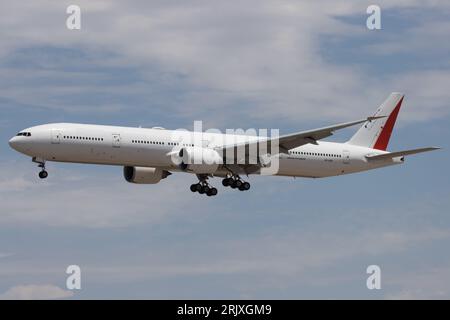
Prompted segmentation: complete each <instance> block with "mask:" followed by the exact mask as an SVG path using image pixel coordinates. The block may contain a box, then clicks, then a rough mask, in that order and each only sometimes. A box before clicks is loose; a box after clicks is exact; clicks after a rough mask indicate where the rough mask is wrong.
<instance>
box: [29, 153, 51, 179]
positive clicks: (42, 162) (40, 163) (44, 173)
mask: <svg viewBox="0 0 450 320" xmlns="http://www.w3.org/2000/svg"><path fill="white" fill-rule="evenodd" d="M32 161H33V162H35V163H37V164H38V167H39V168H41V171H40V172H39V178H41V179H45V178H47V177H48V172H47V171H45V160H42V159H38V158H33V160H32Z"/></svg>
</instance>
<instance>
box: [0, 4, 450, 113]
mask: <svg viewBox="0 0 450 320" xmlns="http://www.w3.org/2000/svg"><path fill="white" fill-rule="evenodd" d="M64 5H65V4H64V3H58V4H55V3H54V2H51V1H41V2H10V3H9V4H7V5H4V6H5V7H6V8H4V9H5V10H2V12H15V14H14V15H11V16H9V17H7V18H5V19H2V21H0V28H2V30H14V32H13V34H14V36H10V37H5V39H2V48H3V52H4V54H12V53H13V52H14V51H13V50H14V49H17V48H23V47H32V46H41V47H42V46H45V45H50V46H56V47H63V48H75V49H81V50H86V51H87V52H97V53H98V52H105V54H100V55H98V56H96V55H95V54H94V57H93V60H91V61H88V62H87V63H88V64H90V65H91V66H95V65H96V64H101V63H102V59H106V60H109V59H110V58H107V57H104V55H106V52H110V53H113V54H112V55H113V56H114V58H112V59H113V61H114V63H116V64H119V65H122V66H124V65H125V66H130V65H133V66H139V68H140V72H141V74H142V76H143V77H144V78H145V77H148V76H151V75H152V74H154V72H155V66H157V67H158V68H159V69H160V70H162V71H163V72H164V73H175V74H178V75H181V76H182V77H183V78H185V79H186V84H185V85H186V86H191V87H190V89H189V90H188V91H187V92H186V94H185V95H184V96H183V100H182V101H181V102H180V103H179V105H178V106H176V107H174V108H175V109H176V110H177V112H179V114H181V115H184V116H185V117H189V118H190V117H193V116H197V117H198V116H201V117H202V118H203V119H216V120H217V119H218V118H222V117H223V118H224V119H225V121H231V119H232V118H233V117H235V116H236V114H242V111H243V110H242V105H243V104H244V102H247V103H245V104H246V105H247V106H248V109H247V110H245V111H246V112H245V113H246V114H247V115H248V116H249V117H251V118H256V119H257V120H262V119H271V118H273V117H277V118H278V119H281V120H283V121H293V119H302V120H308V119H314V120H317V119H320V120H322V119H323V118H324V117H326V118H327V119H333V118H334V119H343V118H345V119H349V118H353V117H355V116H356V115H357V116H363V115H366V113H367V112H372V111H373V110H374V109H375V108H376V107H377V106H378V104H379V103H380V102H381V101H382V99H383V98H384V97H385V96H387V94H388V93H389V92H390V91H394V90H401V91H403V90H404V91H406V92H411V93H414V94H415V95H416V96H419V97H420V96H425V95H426V96H427V97H429V99H427V101H426V102H427V106H428V107H429V108H422V109H421V110H419V109H418V108H415V109H413V110H409V114H411V116H410V117H409V116H408V117H405V119H406V120H413V121H416V120H419V119H423V118H432V117H436V116H441V115H442V114H448V110H447V109H445V108H444V107H443V106H445V105H448V102H449V101H450V100H449V98H448V97H447V96H446V95H442V94H443V91H442V90H441V89H442V86H438V88H437V89H435V90H434V91H431V90H429V89H428V86H425V85H419V84H416V83H415V82H411V81H413V80H410V81H409V80H408V79H414V80H415V79H421V78H423V75H424V74H423V73H421V72H415V73H409V72H408V71H406V72H405V73H404V74H403V77H404V78H405V80H404V81H400V82H399V80H398V78H399V77H398V75H395V76H389V77H384V76H381V77H379V76H377V75H375V76H374V75H372V74H367V73H365V72H364V71H362V70H360V69H359V68H357V67H354V66H338V65H335V64H333V63H329V62H326V61H325V60H324V59H323V57H322V56H321V54H320V41H321V40H320V39H321V38H320V37H321V36H322V35H324V34H327V35H333V36H335V37H341V36H345V37H351V36H352V35H360V34H361V33H362V32H364V31H362V30H364V28H363V26H362V27H361V28H357V27H353V26H349V25H347V24H346V23H344V22H342V21H340V20H338V19H335V17H336V16H348V15H356V14H360V15H361V16H362V17H364V16H365V6H364V5H362V4H360V3H359V2H358V5H355V3H351V2H349V1H314V2H311V1H309V2H289V1H271V0H265V1H249V2H246V5H245V6H242V3H241V2H237V1H227V2H221V3H212V2H205V1H191V2H177V3H167V2H165V1H152V2H138V3H137V5H136V6H130V5H129V4H128V3H127V4H125V3H123V4H122V3H121V2H112V1H98V2H97V1H96V3H92V1H80V2H79V5H80V6H81V8H82V19H83V23H82V26H83V27H82V30H81V31H80V32H70V31H68V30H67V29H65V24H64V23H63V22H64V19H63V18H64V17H65V13H64V12H65V10H64V9H65V6H64ZM380 5H381V6H382V8H383V10H389V9H391V8H411V7H415V8H433V7H434V6H439V7H441V8H447V7H448V2H446V1H430V2H422V1H382V2H381V3H380ZM362 20H364V19H362ZM444 26H446V25H445V24H444ZM424 29H425V28H424V27H422V28H421V27H417V28H414V29H413V30H412V31H411V32H410V38H412V39H414V43H421V42H422V40H426V39H427V38H429V30H430V29H428V28H426V30H427V31H424ZM386 32H387V31H386ZM433 32H434V31H433ZM444 35H445V33H444ZM444 35H441V38H442V37H444ZM401 36H402V35H401V34H400V35H395V33H394V34H393V36H392V42H388V43H381V44H379V47H381V48H383V46H385V45H386V46H390V45H392V43H399V42H400V43H402V39H399V37H401ZM441 38H439V35H437V36H436V38H435V41H439V39H441ZM444 38H445V37H444ZM103 63H104V62H103ZM59 68H63V67H62V66H59ZM437 72H439V71H436V73H437ZM72 73H73V76H77V74H76V72H71V74H72ZM442 74H445V72H444V71H442ZM436 75H437V74H436ZM28 76H29V75H28ZM71 76H72V75H71ZM90 76H91V75H90V74H89V73H86V74H85V75H84V76H83V75H82V76H81V79H83V77H85V78H86V79H88V78H89V77H90ZM17 77H21V76H20V75H18V76H17ZM36 77H38V76H36ZM429 80H439V77H438V78H436V77H433V78H432V79H429ZM81 81H83V80H81ZM420 83H423V84H426V83H424V82H423V81H422V82H420ZM443 84H445V82H444V83H443ZM134 86H135V85H134V84H133V85H130V87H134ZM129 89H131V90H132V88H129ZM23 90H25V89H24V88H23V87H22V86H17V85H15V86H11V85H8V84H5V85H4V86H3V88H0V92H1V94H2V96H3V97H5V98H10V99H12V100H14V101H16V102H19V103H33V101H39V104H40V105H43V106H45V105H47V106H50V107H57V106H58V105H61V101H60V99H57V97H59V95H64V94H67V93H70V92H72V93H75V94H76V95H82V94H83V92H85V93H86V92H93V91H95V90H97V89H96V88H93V87H89V86H83V85H82V84H81V83H75V84H72V85H52V86H50V87H49V86H46V85H45V84H42V83H40V82H38V83H37V85H36V84H33V85H30V86H29V89H27V95H24V94H23ZM98 90H101V92H104V93H107V92H108V91H109V92H117V91H118V90H119V91H120V90H128V89H127V88H125V87H124V86H123V85H118V86H117V85H116V86H115V85H106V84H105V85H102V86H99V87H98ZM137 90H138V94H139V95H142V96H146V91H145V89H144V90H142V88H141V87H140V85H138V88H137ZM174 90H176V88H175V89H174ZM444 92H445V90H444ZM430 95H431V96H430ZM147 98H148V99H149V100H151V97H147ZM421 102H422V101H421ZM233 103H237V104H239V105H240V107H239V108H236V107H235V106H233ZM417 103H419V102H417ZM366 106H367V107H366ZM84 110H85V112H88V111H89V109H88V108H86V107H85V108H84ZM312 110H314V112H312ZM208 111H211V112H210V113H209V112H208ZM227 119H228V120H227ZM294 121H295V120H294Z"/></svg>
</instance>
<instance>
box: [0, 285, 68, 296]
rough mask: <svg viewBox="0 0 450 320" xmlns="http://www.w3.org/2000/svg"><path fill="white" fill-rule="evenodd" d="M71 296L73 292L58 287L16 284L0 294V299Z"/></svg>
mask: <svg viewBox="0 0 450 320" xmlns="http://www.w3.org/2000/svg"><path fill="white" fill-rule="evenodd" d="M72 296H73V292H71V291H68V290H63V289H61V288H60V287H57V286H54V285H51V284H46V285H33V284H30V285H18V286H14V287H11V288H10V289H8V290H7V291H6V292H5V293H3V294H1V295H0V299H2V300H53V299H65V298H70V297H72Z"/></svg>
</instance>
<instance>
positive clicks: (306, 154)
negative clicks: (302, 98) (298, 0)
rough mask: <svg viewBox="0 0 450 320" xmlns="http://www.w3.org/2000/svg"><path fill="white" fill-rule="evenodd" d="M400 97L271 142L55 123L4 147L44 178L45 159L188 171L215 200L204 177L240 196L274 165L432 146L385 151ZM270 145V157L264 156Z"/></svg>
mask: <svg viewBox="0 0 450 320" xmlns="http://www.w3.org/2000/svg"><path fill="white" fill-rule="evenodd" d="M403 98H404V95H403V94H400V93H392V94H391V95H390V96H389V97H388V98H387V99H386V101H384V103H383V104H382V105H381V106H380V107H379V108H378V109H377V111H376V112H375V114H374V115H373V116H372V117H368V118H365V119H362V120H358V121H352V122H347V123H341V124H337V125H333V126H329V127H324V128H320V129H315V130H307V131H302V132H298V133H293V134H288V135H283V136H279V137H274V138H269V137H260V136H259V137H258V136H249V135H242V134H240V135H238V134H221V133H207V132H192V131H191V132H190V131H178V130H165V129H163V128H159V127H156V128H151V129H149V128H129V127H116V126H103V125H89V124H74V123H54V124H46V125H40V126H35V127H31V128H28V129H25V130H23V131H20V132H19V133H18V134H17V135H16V136H15V137H13V138H12V139H11V140H10V141H9V144H10V146H11V147H12V148H13V149H15V150H17V151H19V152H21V153H23V154H25V155H28V156H30V157H32V160H33V162H35V163H38V164H39V167H40V168H41V171H40V173H39V177H40V178H41V179H44V178H47V176H48V173H47V171H45V163H46V161H57V162H72V163H90V164H107V165H118V166H123V167H124V169H123V173H124V177H125V179H126V181H128V182H131V183H139V184H155V183H158V182H160V181H161V180H162V179H165V178H167V177H168V176H169V175H171V174H172V172H187V173H191V174H195V175H196V176H197V178H198V180H199V182H198V183H194V184H192V185H191V188H190V189H191V191H192V192H199V193H201V194H206V195H208V196H214V195H216V194H217V189H216V188H214V187H212V186H211V185H210V184H209V182H208V178H211V177H215V176H217V177H221V178H223V180H222V184H223V185H224V186H230V187H231V188H233V189H239V190H241V191H244V190H248V189H250V184H249V183H248V182H247V181H244V180H242V179H241V177H240V176H241V175H247V176H248V175H250V174H264V170H265V169H268V168H271V166H272V164H274V163H276V167H275V169H276V171H274V172H272V174H274V175H277V176H290V177H307V178H321V177H330V176H337V175H343V174H349V173H355V172H361V171H366V170H371V169H376V168H380V167H386V166H390V165H394V164H400V163H403V161H404V156H406V155H411V154H416V153H420V152H426V151H431V150H436V149H439V148H436V147H428V148H420V149H413V150H405V151H397V152H387V151H386V148H387V146H388V143H389V139H390V136H391V133H392V129H393V127H394V124H395V121H396V119H397V115H398V113H399V110H400V107H401V104H402V101H403ZM356 124H363V125H362V127H361V128H360V129H359V130H358V131H357V132H356V134H355V135H353V137H352V138H351V139H350V140H349V141H347V142H345V143H335V142H325V141H319V140H322V139H324V138H326V137H329V136H331V135H332V134H333V132H334V131H336V130H339V129H342V128H346V127H349V126H353V125H356ZM264 145H265V147H264ZM274 146H276V147H277V148H276V152H272V153H271V152H270V151H267V150H269V149H270V148H272V147H274ZM251 150H257V152H256V153H255V154H256V155H255V154H252V152H250V151H251ZM264 150H266V151H264ZM270 150H271V151H273V148H272V149H270ZM253 153H254V152H253Z"/></svg>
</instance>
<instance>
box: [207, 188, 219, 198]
mask: <svg viewBox="0 0 450 320" xmlns="http://www.w3.org/2000/svg"><path fill="white" fill-rule="evenodd" d="M216 194H217V189H216V188H211V189H209V190H208V192H206V195H207V196H208V197H211V196H215V195H216Z"/></svg>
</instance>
